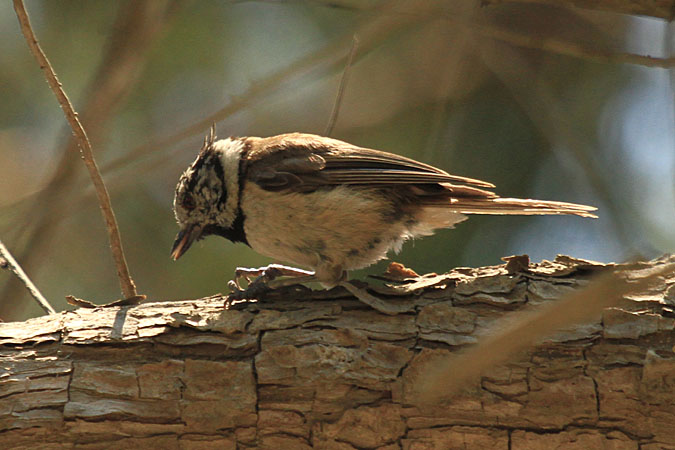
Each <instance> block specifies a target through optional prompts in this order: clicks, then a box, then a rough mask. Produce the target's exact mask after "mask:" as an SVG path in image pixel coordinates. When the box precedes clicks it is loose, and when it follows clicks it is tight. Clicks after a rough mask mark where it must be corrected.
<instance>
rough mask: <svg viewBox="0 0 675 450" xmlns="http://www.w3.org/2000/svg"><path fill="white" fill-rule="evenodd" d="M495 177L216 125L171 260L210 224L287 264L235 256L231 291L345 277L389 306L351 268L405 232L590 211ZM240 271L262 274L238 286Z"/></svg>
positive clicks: (305, 137) (192, 172)
mask: <svg viewBox="0 0 675 450" xmlns="http://www.w3.org/2000/svg"><path fill="white" fill-rule="evenodd" d="M494 188H495V185H493V184H492V183H488V182H486V181H481V180H478V179H474V178H468V177H463V176H458V175H451V174H449V173H448V172H446V171H444V170H442V169H439V168H436V167H434V166H431V165H429V164H425V163H423V162H419V161H416V160H414V159H411V158H407V157H404V156H399V155H397V154H394V153H388V152H385V151H380V150H373V149H369V148H363V147H359V146H356V145H352V144H350V143H347V142H344V141H340V140H337V139H333V138H329V137H324V136H319V135H314V134H307V133H297V132H296V133H287V134H280V135H276V136H271V137H252V136H249V137H228V138H226V139H217V137H216V133H215V126H214V127H212V128H211V130H210V132H209V134H208V135H207V136H206V138H205V139H204V144H203V145H202V147H201V149H200V151H199V153H198V155H197V157H196V159H195V160H194V162H193V163H192V164H191V165H190V166H189V167H188V168H187V170H185V172H183V174H182V175H181V176H180V180H179V182H178V184H177V186H176V192H175V197H174V204H173V208H174V213H175V217H176V220H177V222H178V225H179V227H180V230H179V232H178V235H177V236H176V239H175V242H174V244H173V247H172V250H171V257H172V258H173V259H174V260H177V259H178V258H180V257H181V256H182V255H183V254H184V253H185V252H186V251H187V250H188V249H189V248H190V246H191V245H192V244H193V243H194V242H195V241H198V240H200V239H203V238H204V237H206V236H209V235H217V236H222V237H224V238H226V239H228V240H230V241H232V242H235V243H237V242H239V243H243V244H245V245H248V246H249V247H251V248H252V249H253V250H254V251H256V252H257V253H260V254H262V255H265V256H268V257H270V258H272V259H274V260H277V261H280V262H284V263H286V264H292V266H286V265H281V264H270V265H269V266H266V267H262V268H251V269H249V268H237V270H236V273H235V278H234V279H233V280H232V281H231V282H230V283H229V285H230V287H231V288H232V290H233V293H234V294H237V295H239V298H252V296H253V295H257V294H259V292H260V288H261V286H263V289H274V288H276V287H280V286H286V285H290V284H296V283H306V282H310V281H318V282H319V283H320V284H321V285H322V286H324V287H325V288H331V287H335V286H338V285H340V286H344V287H345V288H346V289H347V290H348V291H349V292H351V293H352V294H354V295H355V296H356V297H357V298H359V300H361V301H363V302H364V303H367V304H369V305H370V306H372V307H374V308H375V309H377V310H380V311H381V312H385V313H391V311H390V310H389V309H388V308H387V307H386V306H385V305H384V303H383V302H382V301H380V299H378V298H376V297H374V296H372V295H371V294H369V293H367V292H366V291H365V289H361V288H357V287H356V286H355V285H354V284H353V283H350V282H349V280H348V278H347V274H348V272H349V271H352V270H356V269H361V268H365V267H367V266H370V265H372V264H374V263H375V262H377V261H379V260H382V259H384V258H386V257H387V254H388V253H389V252H391V251H394V252H398V251H400V250H401V247H402V245H403V243H404V242H405V241H407V240H409V239H413V238H418V237H423V236H428V235H431V234H433V233H434V231H435V230H438V229H442V228H453V227H454V226H455V225H456V224H458V223H460V222H462V221H464V220H466V219H467V216H468V215H472V214H491V215H569V214H571V215H576V216H581V217H587V218H595V217H597V216H596V215H595V214H593V211H596V209H597V208H595V207H592V206H586V205H580V204H574V203H566V202H558V201H544V200H533V199H519V198H502V197H499V196H498V195H497V194H495V193H494V192H492V190H491V189H494ZM298 266H300V267H301V268H304V269H301V268H298ZM283 276H285V277H287V278H285V279H279V277H283ZM242 277H243V278H246V279H247V280H249V282H250V279H251V277H258V278H257V279H256V280H255V282H253V283H249V286H248V288H247V289H242V288H241V285H240V283H239V280H240V279H241V278H242ZM254 287H255V288H257V290H254V289H253V288H254ZM252 291H255V292H252Z"/></svg>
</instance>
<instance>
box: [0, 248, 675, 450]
mask: <svg viewBox="0 0 675 450" xmlns="http://www.w3.org/2000/svg"><path fill="white" fill-rule="evenodd" d="M673 261H675V257H673V256H671V257H663V258H660V259H658V260H655V261H652V262H649V263H638V264H634V265H632V266H630V267H629V269H630V272H629V277H633V278H641V277H644V276H646V275H648V274H649V273H650V271H653V270H654V268H655V267H659V266H660V265H662V264H664V263H666V262H673ZM606 267H607V266H604V265H601V264H595V263H591V262H587V261H581V260H575V259H572V258H569V257H559V258H558V259H556V261H553V262H543V263H540V264H530V265H529V266H527V265H525V266H523V265H522V264H521V265H519V264H511V263H509V265H502V266H493V267H484V268H478V269H470V268H460V269H456V270H454V271H452V272H450V273H448V274H444V275H433V274H432V275H426V276H423V277H418V278H416V279H413V280H408V282H407V283H405V284H402V285H400V286H398V287H396V288H382V289H381V290H382V291H386V293H387V294H388V295H391V296H392V300H391V301H392V302H396V303H399V304H400V305H401V309H402V311H403V312H402V313H401V314H398V315H396V316H386V315H382V314H379V313H377V312H376V311H373V310H371V309H368V308H367V307H365V306H363V305H362V304H360V303H359V302H357V301H355V300H353V299H350V298H348V296H347V295H346V294H345V293H344V291H338V290H335V291H329V292H325V291H319V292H310V291H308V290H299V289H298V288H296V289H295V290H287V291H286V292H283V293H279V296H280V297H279V298H277V299H270V301H269V302H265V303H258V304H246V305H235V306H234V307H232V308H231V309H229V310H225V309H224V308H223V298H222V297H212V298H207V299H200V300H186V301H173V302H162V303H146V304H142V305H138V306H124V307H108V308H97V309H86V308H80V309H77V310H74V311H68V312H63V313H60V314H57V315H54V316H46V317H40V318H36V319H31V320H28V321H25V322H16V323H5V324H0V357H1V359H0V430H1V431H0V448H54V449H57V448H72V447H73V446H77V447H80V446H81V447H83V448H163V449H172V448H187V449H192V448H195V449H202V448H204V449H206V448H208V449H211V448H214V449H215V448H219V449H220V448H226V449H227V448H231V449H235V448H250V447H257V448H271V449H302V448H310V447H315V448H326V449H355V448H356V449H366V448H367V449H371V448H373V449H374V448H379V449H401V448H402V449H452V448H470V449H483V448H485V449H490V450H494V449H541V448H565V449H577V448H578V449H589V448H594V449H595V448H611V449H638V448H640V449H644V450H656V449H662V448H675V433H674V432H673V430H674V429H675V355H674V353H673V351H674V350H675V349H674V345H675V332H674V331H673V329H674V327H675V314H674V313H673V308H674V307H675V277H674V278H671V279H662V278H661V279H659V281H658V282H655V283H653V284H652V285H650V287H649V289H647V290H646V291H645V292H642V293H640V294H639V295H633V296H631V297H629V298H624V299H623V301H622V303H621V304H620V305H619V306H618V307H616V308H610V309H607V310H605V313H604V314H603V317H602V318H601V319H598V320H597V321H596V322H594V323H587V324H581V325H578V326H576V327H573V328H570V329H568V330H564V331H560V332H558V333H557V334H555V335H554V336H552V337H551V338H549V339H547V340H546V341H545V342H542V343H540V344H539V345H538V346H537V347H536V348H534V349H532V350H531V351H529V352H528V353H527V354H526V355H522V356H521V357H519V358H518V359H517V360H514V361H512V362H511V363H509V364H508V365H504V366H500V367H498V368H495V369H493V370H491V371H489V373H486V374H485V375H484V376H483V377H482V379H481V380H477V381H476V383H475V385H474V386H473V387H471V388H468V389H466V390H464V391H462V392H461V393H460V394H457V395H456V396H454V397H453V398H452V399H451V400H449V401H447V402H445V403H444V404H442V405H438V406H434V407H419V406H415V403H416V402H415V400H416V392H417V391H418V387H419V386H418V383H417V382H416V380H417V379H418V377H419V376H420V374H423V373H425V371H426V370H428V369H429V368H430V367H433V364H434V361H435V360H436V358H439V357H442V356H444V355H448V354H451V353H452V352H456V351H458V350H459V349H462V348H466V346H468V345H470V344H473V343H475V342H476V341H477V340H479V339H480V337H481V336H482V335H485V334H486V333H488V332H489V330H490V328H491V327H493V326H495V325H496V324H498V323H499V321H500V320H507V319H508V316H509V315H510V314H515V313H516V311H517V310H519V309H521V308H523V307H524V305H526V304H537V303H542V302H548V301H553V300H554V299H555V298H557V297H559V296H561V295H563V294H565V293H566V292H569V290H571V289H575V288H577V287H580V286H583V285H584V284H585V283H587V280H588V279H589V278H590V277H591V276H592V275H593V274H594V273H597V272H599V271H602V270H605V268H606ZM396 296H398V298H396Z"/></svg>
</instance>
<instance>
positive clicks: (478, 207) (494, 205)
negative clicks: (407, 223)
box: [450, 197, 598, 219]
mask: <svg viewBox="0 0 675 450" xmlns="http://www.w3.org/2000/svg"><path fill="white" fill-rule="evenodd" d="M450 209H451V210H453V211H455V212H458V213H462V214H491V215H517V216H540V215H549V214H550V215H563V214H572V215H575V216H581V217H590V218H594V219H597V217H598V216H596V215H595V214H593V213H592V211H596V210H597V208H595V207H593V206H587V205H579V204H576V203H566V202H553V201H546V200H532V199H524V198H501V197H496V198H480V197H478V198H466V197H464V198H453V199H452V200H451V206H450Z"/></svg>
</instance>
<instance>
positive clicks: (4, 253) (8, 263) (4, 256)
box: [0, 241, 56, 314]
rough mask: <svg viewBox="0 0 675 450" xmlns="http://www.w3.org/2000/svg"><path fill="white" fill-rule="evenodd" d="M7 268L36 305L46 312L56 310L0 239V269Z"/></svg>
mask: <svg viewBox="0 0 675 450" xmlns="http://www.w3.org/2000/svg"><path fill="white" fill-rule="evenodd" d="M4 268H8V269H9V270H11V271H12V273H13V274H14V275H16V277H17V278H18V279H19V280H21V281H22V282H23V284H24V285H25V286H26V289H28V292H30V295H32V296H33V298H34V299H35V301H36V302H38V305H40V307H41V308H42V309H43V310H44V311H45V312H46V313H47V314H56V310H55V309H54V308H52V305H50V304H49V302H48V301H47V299H46V298H44V296H43V295H42V294H41V293H40V291H39V290H38V288H37V287H35V285H34V284H33V282H32V281H30V278H28V275H26V273H25V272H24V271H23V269H22V268H21V266H20V265H19V263H17V262H16V260H15V259H14V257H13V256H12V254H11V253H10V252H9V250H7V247H5V245H4V244H3V243H2V241H0V269H4Z"/></svg>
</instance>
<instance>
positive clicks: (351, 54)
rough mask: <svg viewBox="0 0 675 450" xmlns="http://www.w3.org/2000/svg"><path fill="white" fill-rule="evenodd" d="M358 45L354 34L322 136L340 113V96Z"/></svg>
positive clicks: (329, 132) (331, 130)
mask: <svg viewBox="0 0 675 450" xmlns="http://www.w3.org/2000/svg"><path fill="white" fill-rule="evenodd" d="M358 47H359V38H357V37H356V35H354V38H353V39H352V48H351V50H349V56H348V57H347V63H346V64H345V70H344V71H343V72H342V78H341V79H340V85H339V86H338V91H337V95H336V96H335V103H334V104H333V111H332V112H331V114H330V118H329V119H328V125H326V131H325V133H324V136H330V135H331V134H332V133H333V129H334V128H335V123H336V122H337V118H338V115H339V114H340V107H341V106H342V98H343V97H344V94H345V88H346V87H347V81H349V73H350V72H351V68H352V64H353V62H354V55H355V54H356V49H358Z"/></svg>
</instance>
